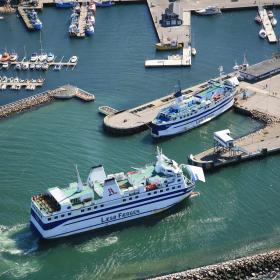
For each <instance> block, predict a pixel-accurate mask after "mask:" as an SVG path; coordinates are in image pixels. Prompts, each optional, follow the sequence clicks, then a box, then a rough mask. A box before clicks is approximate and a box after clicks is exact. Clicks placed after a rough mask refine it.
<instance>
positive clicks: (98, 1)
mask: <svg viewBox="0 0 280 280" xmlns="http://www.w3.org/2000/svg"><path fill="white" fill-rule="evenodd" d="M94 2H95V5H96V7H111V6H113V5H115V3H114V2H113V1H106V0H95V1H94Z"/></svg>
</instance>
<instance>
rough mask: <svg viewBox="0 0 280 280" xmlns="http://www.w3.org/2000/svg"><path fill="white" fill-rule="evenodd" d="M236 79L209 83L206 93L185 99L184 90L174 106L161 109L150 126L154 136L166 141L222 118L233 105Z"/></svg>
mask: <svg viewBox="0 0 280 280" xmlns="http://www.w3.org/2000/svg"><path fill="white" fill-rule="evenodd" d="M238 84H239V82H238V80H237V78H236V77H233V78H230V79H227V80H225V81H222V80H220V81H214V80H210V81H208V85H207V87H206V88H205V89H203V90H201V91H199V92H197V93H195V94H194V95H192V96H191V97H184V95H183V94H182V92H181V88H180V87H179V90H178V91H177V92H176V93H175V94H174V97H175V102H173V103H172V104H171V105H170V106H168V107H166V108H164V109H162V110H161V111H160V112H159V113H158V115H157V116H156V117H155V119H154V120H153V121H152V122H151V125H150V128H151V135H152V136H153V137H156V138H157V137H164V136H170V135H174V134H178V133H182V132H185V131H188V130H190V129H192V128H194V127H197V126H199V125H202V124H204V123H206V122H208V121H210V120H212V119H213V118H215V117H217V116H219V115H220V114H222V113H223V112H225V111H226V110H228V109H229V108H230V107H232V105H233V103H234V93H235V88H236V86H237V85H238Z"/></svg>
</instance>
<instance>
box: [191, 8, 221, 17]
mask: <svg viewBox="0 0 280 280" xmlns="http://www.w3.org/2000/svg"><path fill="white" fill-rule="evenodd" d="M195 12H196V13H197V14H199V15H203V16H209V15H217V14H221V13H222V12H221V9H220V8H218V7H217V6H208V7H207V8H205V9H201V10H196V11H195Z"/></svg>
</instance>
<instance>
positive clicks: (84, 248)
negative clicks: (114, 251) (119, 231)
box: [76, 235, 118, 253]
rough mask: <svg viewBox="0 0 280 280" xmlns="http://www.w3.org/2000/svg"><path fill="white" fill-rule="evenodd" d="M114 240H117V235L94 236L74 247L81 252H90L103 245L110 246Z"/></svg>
mask: <svg viewBox="0 0 280 280" xmlns="http://www.w3.org/2000/svg"><path fill="white" fill-rule="evenodd" d="M116 242H118V237H117V236H114V235H111V236H108V237H106V238H101V237H100V238H94V239H92V240H90V241H88V242H86V243H84V244H81V245H78V246H76V249H77V250H78V251H79V252H81V253H91V252H96V251H98V250H99V249H102V248H104V247H108V246H111V245H113V244H114V243H116Z"/></svg>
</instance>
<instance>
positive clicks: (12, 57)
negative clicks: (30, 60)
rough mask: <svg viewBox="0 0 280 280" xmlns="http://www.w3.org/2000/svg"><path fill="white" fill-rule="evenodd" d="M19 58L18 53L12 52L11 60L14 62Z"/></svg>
mask: <svg viewBox="0 0 280 280" xmlns="http://www.w3.org/2000/svg"><path fill="white" fill-rule="evenodd" d="M17 59H18V55H17V54H16V53H15V52H13V53H11V55H10V61H12V62H13V61H17Z"/></svg>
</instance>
